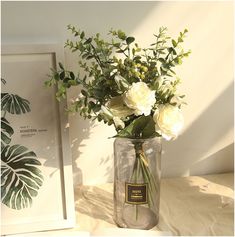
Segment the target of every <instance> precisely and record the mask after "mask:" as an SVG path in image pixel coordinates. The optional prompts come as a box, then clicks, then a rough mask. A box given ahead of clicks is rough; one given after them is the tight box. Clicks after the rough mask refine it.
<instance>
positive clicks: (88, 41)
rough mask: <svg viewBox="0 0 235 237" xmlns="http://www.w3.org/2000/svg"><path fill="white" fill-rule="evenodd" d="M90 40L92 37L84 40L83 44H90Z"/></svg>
mask: <svg viewBox="0 0 235 237" xmlns="http://www.w3.org/2000/svg"><path fill="white" fill-rule="evenodd" d="M91 41H92V38H88V39H87V40H86V41H85V42H84V44H90V43H91Z"/></svg>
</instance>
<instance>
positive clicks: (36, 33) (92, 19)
mask: <svg viewBox="0 0 235 237" xmlns="http://www.w3.org/2000/svg"><path fill="white" fill-rule="evenodd" d="M69 23H71V24H74V25H76V26H78V27H80V28H81V29H84V30H85V31H86V32H87V33H88V34H89V33H96V32H100V33H102V34H105V33H106V32H107V31H108V30H109V29H110V28H111V27H113V28H117V29H119V28H120V29H123V30H124V31H125V32H127V33H128V34H130V35H133V36H135V38H136V39H137V41H138V42H139V43H140V45H142V46H147V45H148V44H149V43H150V42H152V40H153V36H152V34H153V33H155V32H157V29H158V28H159V27H160V26H167V27H168V29H169V33H170V34H171V35H172V36H176V35H177V33H178V32H179V31H181V30H183V29H184V28H185V27H187V28H188V29H189V33H188V38H187V40H186V43H185V47H187V48H190V49H191V50H192V54H191V56H190V58H188V59H186V60H185V62H184V63H183V65H182V66H181V68H179V70H178V73H179V75H180V77H181V78H182V81H183V83H182V86H181V90H182V91H184V92H185V94H186V95H187V102H188V106H186V107H185V108H184V115H185V128H184V131H183V134H182V135H181V136H180V137H179V138H178V139H177V140H175V141H171V142H163V157H162V173H163V175H164V176H182V175H196V174H206V173H214V172H226V171H231V170H233V5H232V2H2V43H17V44H19V43H27V42H29V43H52V42H60V43H61V44H63V42H64V41H65V40H66V39H67V38H68V37H69V34H68V32H67V31H66V26H67V24H69ZM65 59H66V65H67V67H68V68H70V69H74V70H77V61H78V58H77V57H76V56H75V55H71V54H70V53H69V52H68V51H66V52H65ZM77 94H78V91H76V90H71V91H70V93H69V98H68V99H71V98H72V97H74V96H76V95H77ZM70 128H71V129H70V138H71V149H72V156H73V164H74V181H75V184H77V183H80V182H83V183H84V184H93V183H102V182H106V181H111V180H112V178H113V173H112V170H113V166H112V164H113V157H112V149H113V147H112V144H113V140H112V139H107V138H108V137H110V136H112V135H114V134H115V131H114V129H111V128H110V127H106V126H105V125H103V124H97V123H95V124H91V123H89V122H88V121H83V120H82V119H81V118H80V117H79V116H78V115H75V116H70Z"/></svg>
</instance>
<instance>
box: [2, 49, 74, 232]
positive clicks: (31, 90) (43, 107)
mask: <svg viewBox="0 0 235 237" xmlns="http://www.w3.org/2000/svg"><path fill="white" fill-rule="evenodd" d="M1 54H2V55H1V66H2V74H1V78H3V79H4V80H6V85H2V92H4V90H5V91H9V90H10V91H11V93H12V94H18V95H19V96H21V97H23V98H26V99H28V100H29V101H32V103H31V102H30V106H32V108H31V111H30V113H28V114H27V115H25V114H24V115H22V116H21V115H20V116H18V117H17V115H14V116H15V118H16V117H17V119H14V118H13V117H14V116H13V115H12V116H9V117H11V123H12V124H13V125H14V126H15V130H16V131H15V133H14V134H13V135H12V137H14V141H13V142H14V144H23V145H24V146H26V147H28V148H29V149H30V150H32V151H34V152H35V151H36V152H35V154H37V158H38V160H39V161H40V162H41V164H42V165H41V166H40V167H39V168H40V170H41V172H42V175H43V184H42V186H41V187H40V188H39V190H38V195H37V196H36V197H33V201H32V206H31V207H29V208H23V209H20V210H15V209H13V208H10V207H8V206H6V205H5V204H3V202H1V234H2V235H8V234H17V233H26V232H35V231H45V230H53V229H65V228H72V227H74V226H75V207H74V193H73V174H72V160H71V153H70V144H69V134H68V127H69V126H68V118H67V115H66V113H65V110H64V108H65V106H66V102H65V101H64V102H61V103H58V102H57V101H56V98H55V92H56V90H57V88H55V87H54V88H45V86H44V85H43V83H44V81H45V80H47V79H49V78H47V74H50V68H54V69H56V67H57V65H58V62H62V63H63V62H64V52H63V47H62V46H61V45H59V44H31V45H28V44H27V45H26V44H25V45H2V52H1ZM1 84H2V83H1ZM27 126H28V128H29V129H28V130H27V129H25V130H24V128H26V127H27ZM30 129H31V130H30ZM23 131H25V133H26V134H25V133H24V132H23ZM27 131H28V132H27ZM30 132H31V133H30ZM1 185H2V184H1Z"/></svg>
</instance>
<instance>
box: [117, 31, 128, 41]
mask: <svg viewBox="0 0 235 237" xmlns="http://www.w3.org/2000/svg"><path fill="white" fill-rule="evenodd" d="M117 34H118V38H119V39H122V40H125V39H126V34H125V32H123V31H121V30H118V32H117Z"/></svg>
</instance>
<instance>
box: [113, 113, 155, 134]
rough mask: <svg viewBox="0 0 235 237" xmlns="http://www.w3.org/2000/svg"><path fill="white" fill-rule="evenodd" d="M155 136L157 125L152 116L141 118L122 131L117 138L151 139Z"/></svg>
mask: <svg viewBox="0 0 235 237" xmlns="http://www.w3.org/2000/svg"><path fill="white" fill-rule="evenodd" d="M154 135H155V123H154V121H153V118H152V116H143V115H142V116H140V117H138V118H137V119H135V120H134V121H132V122H131V123H130V124H129V125H128V126H127V127H125V128H124V129H123V130H121V131H120V132H119V133H118V134H117V137H126V138H150V137H152V136H154Z"/></svg>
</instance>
